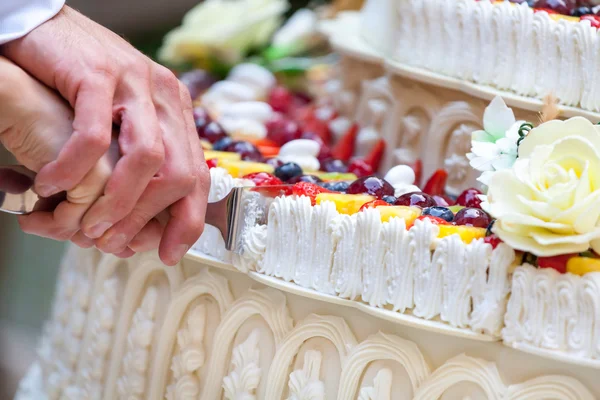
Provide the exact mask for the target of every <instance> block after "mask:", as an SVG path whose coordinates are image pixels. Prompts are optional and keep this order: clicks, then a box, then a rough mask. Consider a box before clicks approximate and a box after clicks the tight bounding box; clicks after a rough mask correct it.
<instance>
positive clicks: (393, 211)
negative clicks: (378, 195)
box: [377, 206, 421, 229]
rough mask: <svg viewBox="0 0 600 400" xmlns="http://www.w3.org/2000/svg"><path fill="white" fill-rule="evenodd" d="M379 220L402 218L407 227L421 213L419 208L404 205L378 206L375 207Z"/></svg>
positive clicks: (386, 220)
mask: <svg viewBox="0 0 600 400" xmlns="http://www.w3.org/2000/svg"><path fill="white" fill-rule="evenodd" d="M377 211H379V215H380V216H381V222H388V221H389V220H390V219H391V218H402V219H403V220H404V223H405V226H406V229H409V228H410V227H411V226H412V225H413V224H414V222H415V220H416V219H417V218H418V217H419V216H420V215H421V209H419V208H417V207H405V206H379V207H377Z"/></svg>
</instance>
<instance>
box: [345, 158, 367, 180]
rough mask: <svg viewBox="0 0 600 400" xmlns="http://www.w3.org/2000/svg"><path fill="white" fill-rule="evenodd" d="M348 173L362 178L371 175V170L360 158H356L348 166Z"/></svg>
mask: <svg viewBox="0 0 600 400" xmlns="http://www.w3.org/2000/svg"><path fill="white" fill-rule="evenodd" d="M348 172H350V173H352V174H354V175H356V176H358V177H359V178H363V177H365V176H371V175H373V168H372V167H371V165H370V164H369V163H367V162H366V161H365V160H363V159H362V158H356V159H354V160H352V162H350V164H349V165H348Z"/></svg>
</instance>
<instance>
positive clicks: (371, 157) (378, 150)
mask: <svg viewBox="0 0 600 400" xmlns="http://www.w3.org/2000/svg"><path fill="white" fill-rule="evenodd" d="M384 152H385V140H383V139H379V141H378V142H377V143H375V147H373V149H372V150H371V152H370V153H369V154H367V156H366V157H365V162H366V163H367V164H369V165H370V166H371V168H372V169H373V171H375V172H377V171H378V170H379V166H380V165H381V160H382V159H383V153H384Z"/></svg>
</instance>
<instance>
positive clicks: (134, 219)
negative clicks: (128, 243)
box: [128, 210, 153, 234]
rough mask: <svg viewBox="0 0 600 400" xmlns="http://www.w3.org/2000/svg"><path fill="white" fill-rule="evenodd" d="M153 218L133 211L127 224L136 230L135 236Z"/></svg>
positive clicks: (144, 213)
mask: <svg viewBox="0 0 600 400" xmlns="http://www.w3.org/2000/svg"><path fill="white" fill-rule="evenodd" d="M152 217H153V216H151V215H149V214H148V213H146V212H144V211H143V210H134V212H132V213H131V215H129V218H128V219H129V224H130V225H131V226H132V227H133V228H134V230H136V234H137V233H138V232H139V231H140V230H141V229H142V228H143V227H144V226H146V224H147V223H148V221H150V220H151V219H152Z"/></svg>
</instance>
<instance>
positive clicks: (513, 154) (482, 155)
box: [467, 96, 523, 186]
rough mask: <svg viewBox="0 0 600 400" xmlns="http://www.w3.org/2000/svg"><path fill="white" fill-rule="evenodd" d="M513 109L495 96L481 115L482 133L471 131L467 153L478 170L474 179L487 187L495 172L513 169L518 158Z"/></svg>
mask: <svg viewBox="0 0 600 400" xmlns="http://www.w3.org/2000/svg"><path fill="white" fill-rule="evenodd" d="M522 124H523V121H517V120H516V119H515V114H514V113H513V111H512V109H510V108H509V107H507V106H506V104H505V103H504V100H502V98H501V97H499V96H496V97H495V98H494V100H492V102H491V103H490V105H489V106H487V108H486V109H485V112H484V114H483V130H479V131H475V132H473V136H472V139H471V153H468V154H467V158H468V159H469V161H470V164H471V167H473V168H474V169H476V170H478V171H481V172H482V174H481V176H480V177H479V178H478V179H477V180H478V181H479V182H481V183H483V184H484V185H486V186H487V185H489V182H490V179H491V176H492V175H493V173H494V172H495V171H500V170H503V169H507V168H510V167H512V165H513V164H514V163H515V160H516V159H517V141H518V140H519V128H520V127H521V125H522Z"/></svg>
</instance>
